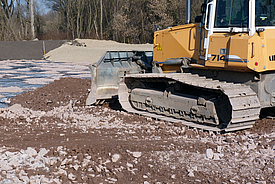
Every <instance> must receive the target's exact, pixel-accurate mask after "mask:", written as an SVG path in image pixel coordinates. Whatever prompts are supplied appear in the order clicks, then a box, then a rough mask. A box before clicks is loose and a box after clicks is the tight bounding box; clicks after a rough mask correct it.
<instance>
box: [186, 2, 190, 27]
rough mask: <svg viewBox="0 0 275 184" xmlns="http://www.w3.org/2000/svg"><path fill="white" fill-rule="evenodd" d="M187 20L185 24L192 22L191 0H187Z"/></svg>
mask: <svg viewBox="0 0 275 184" xmlns="http://www.w3.org/2000/svg"><path fill="white" fill-rule="evenodd" d="M185 9H186V12H185V13H186V15H185V16H186V20H185V24H189V23H190V22H191V0H186V7H185Z"/></svg>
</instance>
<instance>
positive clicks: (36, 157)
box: [0, 147, 61, 184]
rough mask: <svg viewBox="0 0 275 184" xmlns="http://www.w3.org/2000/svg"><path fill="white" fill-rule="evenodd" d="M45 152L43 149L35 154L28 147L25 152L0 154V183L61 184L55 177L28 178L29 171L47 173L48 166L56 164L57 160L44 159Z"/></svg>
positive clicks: (53, 158) (34, 151) (38, 176)
mask: <svg viewBox="0 0 275 184" xmlns="http://www.w3.org/2000/svg"><path fill="white" fill-rule="evenodd" d="M47 152H48V150H46V149H45V148H41V149H40V150H39V152H37V151H36V150H35V149H33V148H31V147H28V149H26V150H21V151H15V152H10V151H5V152H3V153H0V171H1V174H0V181H2V183H3V184H4V183H5V184H15V183H16V184H20V183H61V182H60V181H59V179H58V178H57V177H56V178H55V176H52V177H51V178H46V177H45V176H44V175H34V176H30V177H29V176H28V171H29V170H37V171H39V170H43V171H49V167H48V166H50V165H53V164H56V162H57V158H55V157H50V158H49V157H46V156H45V154H47Z"/></svg>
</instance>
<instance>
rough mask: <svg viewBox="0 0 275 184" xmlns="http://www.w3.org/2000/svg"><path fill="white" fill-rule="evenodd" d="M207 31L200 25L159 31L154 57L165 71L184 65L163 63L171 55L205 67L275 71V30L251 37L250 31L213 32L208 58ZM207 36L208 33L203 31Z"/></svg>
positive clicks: (155, 36)
mask: <svg viewBox="0 0 275 184" xmlns="http://www.w3.org/2000/svg"><path fill="white" fill-rule="evenodd" d="M201 31H202V32H206V31H205V29H202V28H201V27H200V24H188V25H182V26H176V27H171V28H167V29H164V30H160V31H156V32H155V34H154V48H153V49H154V50H153V54H154V55H153V58H154V60H155V61H157V63H158V64H159V65H160V66H161V67H162V70H163V72H176V71H180V66H181V65H165V64H163V63H164V62H165V60H166V59H168V58H181V57H189V58H191V66H192V67H199V68H205V69H218V70H232V71H244V72H252V71H255V72H264V71H271V70H275V50H274V49H273V48H275V34H274V30H272V29H267V30H265V31H263V32H260V33H256V34H254V35H253V36H249V35H248V33H213V34H212V35H211V36H210V39H209V51H208V53H209V55H211V57H209V59H207V60H204V59H200V57H199V56H200V54H201V55H204V52H205V50H204V48H203V46H204V38H201V37H200V32H201ZM202 35H206V34H202Z"/></svg>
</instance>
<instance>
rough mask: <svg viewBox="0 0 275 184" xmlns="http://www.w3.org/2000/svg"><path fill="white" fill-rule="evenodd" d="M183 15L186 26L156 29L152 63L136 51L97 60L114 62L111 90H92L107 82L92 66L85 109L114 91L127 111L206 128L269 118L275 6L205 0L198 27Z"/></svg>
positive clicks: (274, 81) (258, 0) (273, 102)
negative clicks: (103, 94)
mask: <svg viewBox="0 0 275 184" xmlns="http://www.w3.org/2000/svg"><path fill="white" fill-rule="evenodd" d="M187 7H190V2H189V1H188V0H187ZM188 10H190V9H188V8H187V13H188V14H187V16H186V17H187V20H186V22H187V24H185V25H181V26H174V27H169V28H167V29H164V30H156V31H155V33H154V46H153V57H152V56H151V55H150V52H149V51H147V52H145V51H139V52H133V54H132V56H133V57H128V56H127V57H123V58H122V57H116V58H109V59H110V60H112V59H113V60H112V61H109V60H108V61H107V60H104V59H102V60H101V61H99V62H101V63H104V62H106V63H108V62H113V64H111V65H112V66H111V67H109V68H108V70H109V71H111V73H112V74H111V77H112V78H113V79H115V82H113V83H112V84H111V85H110V84H108V82H107V83H106V85H104V84H103V83H100V82H99V83H100V86H99V85H97V83H98V81H97V79H100V80H101V81H102V79H104V78H105V76H104V75H101V74H100V72H98V71H100V70H101V69H100V64H99V65H93V66H91V68H92V69H91V71H92V89H91V91H93V94H92V93H90V95H89V97H88V99H87V105H90V104H92V103H97V102H100V101H102V100H106V99H111V98H105V99H103V98H100V93H102V89H104V88H105V89H107V88H108V87H110V86H116V87H115V90H114V91H113V92H112V95H109V97H110V96H112V97H117V96H118V99H119V102H120V104H121V106H122V108H123V109H125V110H126V111H128V112H131V113H136V114H141V115H145V116H150V117H153V118H156V119H160V120H164V121H169V122H181V123H182V124H183V125H186V126H190V127H195V128H200V129H204V130H211V131H217V132H220V131H235V130H240V129H246V128H250V127H252V126H253V124H254V123H255V121H256V120H257V119H258V118H259V115H260V112H262V114H263V113H266V114H267V115H274V114H275V113H274V108H273V107H274V106H275V2H274V0H269V1H263V0H238V1H237V0H205V1H204V3H203V4H202V6H201V13H202V15H200V16H197V17H196V19H195V20H196V23H189V20H190V19H189V18H190V13H189V12H190V11H188ZM124 55H125V54H124ZM138 55H140V56H139V57H138ZM116 62H117V63H118V65H119V66H118V65H117V67H116V66H115V64H114V63H116ZM123 62H127V63H128V64H127V67H123ZM106 63H105V65H106ZM131 64H132V65H133V67H131V66H132V65H131ZM102 66H103V65H102ZM105 71H107V69H106V68H105ZM114 71H116V72H114ZM117 71H119V72H117ZM118 73H119V74H118ZM122 73H123V74H122ZM108 74H110V72H108ZM106 76H107V75H106ZM109 77H110V76H109ZM105 79H106V78H105ZM116 89H118V90H116ZM98 97H99V98H98ZM91 99H93V100H91ZM91 102H92V103H91Z"/></svg>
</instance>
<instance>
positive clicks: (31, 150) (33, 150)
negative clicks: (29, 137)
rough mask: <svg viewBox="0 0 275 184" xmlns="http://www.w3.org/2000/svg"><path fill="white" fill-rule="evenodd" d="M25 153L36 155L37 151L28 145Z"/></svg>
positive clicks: (30, 155)
mask: <svg viewBox="0 0 275 184" xmlns="http://www.w3.org/2000/svg"><path fill="white" fill-rule="evenodd" d="M25 153H26V154H28V155H29V157H32V156H36V155H37V151H36V150H35V149H33V148H32V147H28V148H27V150H25Z"/></svg>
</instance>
